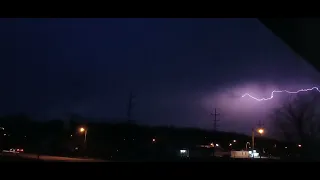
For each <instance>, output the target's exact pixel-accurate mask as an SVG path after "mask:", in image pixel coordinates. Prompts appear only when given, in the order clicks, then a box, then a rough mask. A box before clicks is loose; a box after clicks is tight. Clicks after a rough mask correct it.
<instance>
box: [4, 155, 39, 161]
mask: <svg viewBox="0 0 320 180" xmlns="http://www.w3.org/2000/svg"><path fill="white" fill-rule="evenodd" d="M22 161H26V162H41V160H35V159H27V158H22V157H19V156H16V157H11V156H0V162H22Z"/></svg>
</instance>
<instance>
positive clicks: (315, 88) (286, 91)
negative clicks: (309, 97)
mask: <svg viewBox="0 0 320 180" xmlns="http://www.w3.org/2000/svg"><path fill="white" fill-rule="evenodd" d="M313 90H317V91H318V92H320V90H319V88H318V87H313V88H310V89H300V90H298V91H288V90H277V91H276V90H274V91H272V92H271V96H270V97H268V98H261V99H259V98H256V97H254V96H252V95H250V94H249V93H246V94H244V95H242V97H246V96H249V97H251V98H252V99H254V100H256V101H267V100H270V99H272V98H273V96H274V93H283V92H285V93H288V94H297V93H299V92H307V91H313Z"/></svg>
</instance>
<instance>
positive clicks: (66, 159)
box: [2, 152, 107, 162]
mask: <svg viewBox="0 0 320 180" xmlns="http://www.w3.org/2000/svg"><path fill="white" fill-rule="evenodd" d="M2 155H3V156H19V157H21V158H26V159H34V160H37V159H38V155H36V154H29V153H12V152H3V153H2ZM39 160H42V161H64V162H107V161H104V160H99V159H89V158H70V157H61V156H47V155H41V156H40V157H39Z"/></svg>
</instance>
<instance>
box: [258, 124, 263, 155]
mask: <svg viewBox="0 0 320 180" xmlns="http://www.w3.org/2000/svg"><path fill="white" fill-rule="evenodd" d="M257 126H258V128H259V129H264V128H263V126H264V124H263V122H261V120H259V122H258V123H257ZM261 136H262V134H260V137H261ZM261 147H262V151H261V152H260V153H259V155H260V158H261V154H262V153H264V148H263V146H261Z"/></svg>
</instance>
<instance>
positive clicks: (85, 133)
mask: <svg viewBox="0 0 320 180" xmlns="http://www.w3.org/2000/svg"><path fill="white" fill-rule="evenodd" d="M79 131H80V133H84V144H85V145H86V143H87V132H88V129H85V128H83V127H82V128H80V129H79Z"/></svg>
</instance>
